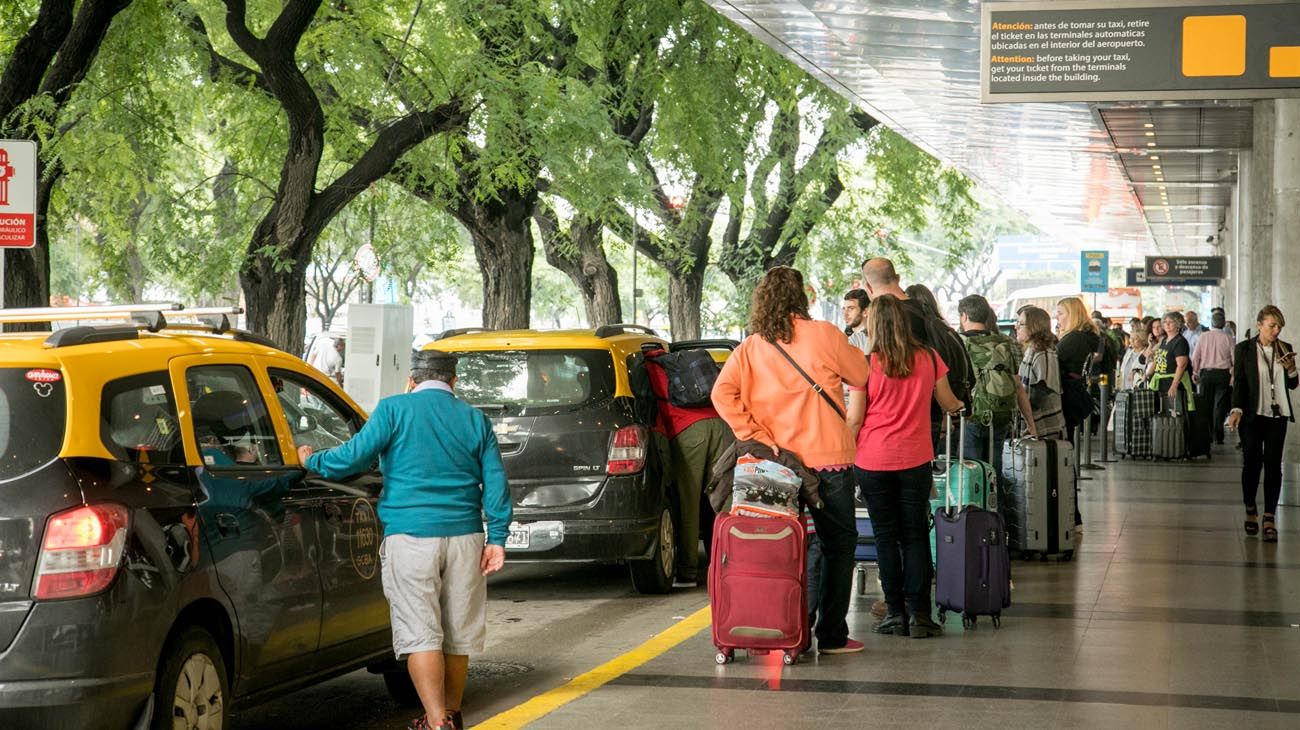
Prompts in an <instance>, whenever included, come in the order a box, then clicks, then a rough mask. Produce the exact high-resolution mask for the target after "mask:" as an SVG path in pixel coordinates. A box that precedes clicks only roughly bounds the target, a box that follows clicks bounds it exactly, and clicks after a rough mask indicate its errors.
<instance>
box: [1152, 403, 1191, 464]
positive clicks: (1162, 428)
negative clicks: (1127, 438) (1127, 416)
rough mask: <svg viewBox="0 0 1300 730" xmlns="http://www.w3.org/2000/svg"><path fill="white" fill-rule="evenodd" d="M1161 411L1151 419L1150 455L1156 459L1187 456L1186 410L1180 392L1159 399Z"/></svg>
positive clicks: (1183, 457)
mask: <svg viewBox="0 0 1300 730" xmlns="http://www.w3.org/2000/svg"><path fill="white" fill-rule="evenodd" d="M1160 400H1161V412H1160V414H1159V415H1157V416H1156V417H1155V418H1152V419H1151V455H1152V456H1154V457H1156V458H1157V459H1171V460H1172V459H1185V458H1187V410H1186V408H1185V406H1183V404H1182V396H1181V394H1180V395H1179V397H1177V398H1164V397H1162V398H1161V399H1160Z"/></svg>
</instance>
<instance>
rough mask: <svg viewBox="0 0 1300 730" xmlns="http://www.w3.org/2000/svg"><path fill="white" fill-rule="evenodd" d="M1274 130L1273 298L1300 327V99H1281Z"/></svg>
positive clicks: (1295, 327)
mask: <svg viewBox="0 0 1300 730" xmlns="http://www.w3.org/2000/svg"><path fill="white" fill-rule="evenodd" d="M1274 107H1275V109H1276V110H1277V114H1276V120H1277V124H1276V126H1275V127H1274V133H1273V298H1274V304H1277V306H1278V307H1279V308H1280V309H1281V310H1282V314H1284V315H1285V316H1286V317H1287V318H1288V319H1294V320H1295V325H1296V326H1292V327H1288V328H1287V329H1289V330H1291V332H1290V335H1291V338H1292V339H1293V340H1294V338H1295V337H1296V332H1297V331H1298V330H1300V99H1278V100H1277V101H1275V102H1274Z"/></svg>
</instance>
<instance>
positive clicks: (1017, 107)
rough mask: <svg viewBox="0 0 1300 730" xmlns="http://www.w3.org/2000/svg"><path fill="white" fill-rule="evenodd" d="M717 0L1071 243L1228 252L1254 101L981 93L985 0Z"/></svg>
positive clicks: (1133, 254) (1115, 253)
mask: <svg viewBox="0 0 1300 730" xmlns="http://www.w3.org/2000/svg"><path fill="white" fill-rule="evenodd" d="M708 1H709V3H710V4H711V5H712V6H713V7H715V8H716V9H717V10H718V11H719V12H720V13H722V14H723V15H724V16H725V17H727V18H729V19H730V20H732V21H733V22H735V23H736V24H737V25H739V26H740V27H741V28H743V29H744V30H746V31H748V32H749V33H751V34H753V35H754V36H755V37H757V38H759V39H760V40H762V41H763V42H764V43H767V44H768V45H769V46H771V47H773V48H775V49H776V50H777V51H778V52H780V53H781V54H782V55H784V56H786V57H787V58H789V59H790V60H792V61H794V62H795V63H797V64H798V65H799V66H801V67H802V68H803V69H804V70H806V71H808V72H809V73H810V74H812V75H813V76H815V77H816V78H818V79H820V80H821V81H823V82H824V83H826V84H827V85H828V86H829V87H830V88H832V89H833V90H835V91H836V92H838V93H841V94H843V95H844V96H846V97H847V98H849V99H850V100H851V101H853V102H854V103H856V104H858V105H860V106H861V107H863V108H864V109H866V110H867V111H869V112H870V113H871V114H872V115H873V116H876V117H877V118H878V119H880V120H881V121H882V122H884V123H885V124H887V125H889V126H890V127H891V128H893V129H895V130H896V131H898V132H900V133H901V134H903V135H904V136H906V137H907V138H909V139H910V140H912V141H913V142H915V143H917V144H918V145H920V146H921V147H923V148H924V149H926V150H927V151H929V152H931V153H932V154H934V155H935V156H937V157H939V158H940V159H942V160H944V161H945V162H948V163H950V164H952V165H953V166H955V167H957V168H958V169H960V170H962V171H963V172H965V173H966V174H967V175H969V176H971V177H972V178H974V179H976V180H978V181H979V182H980V183H981V184H982V185H983V186H985V187H986V188H987V189H989V190H991V191H993V192H994V193H995V194H997V195H998V196H999V197H1000V198H1001V199H1002V200H1003V201H1004V202H1006V203H1007V204H1008V205H1010V206H1012V207H1013V208H1015V209H1017V210H1019V211H1021V212H1022V213H1024V214H1025V215H1026V216H1027V217H1028V218H1029V219H1030V220H1031V221H1032V222H1033V223H1034V224H1035V225H1037V226H1038V227H1039V228H1040V229H1042V230H1043V231H1045V232H1047V233H1049V234H1051V235H1053V236H1055V237H1056V238H1058V239H1059V240H1061V241H1062V242H1066V243H1071V244H1075V245H1078V246H1079V247H1080V248H1104V249H1109V250H1110V251H1111V252H1112V258H1113V259H1116V260H1118V261H1120V262H1125V261H1131V262H1137V261H1139V260H1140V258H1141V257H1142V256H1143V255H1146V254H1154V253H1157V252H1158V253H1163V254H1172V253H1181V254H1201V255H1204V254H1214V253H1218V252H1219V246H1220V243H1221V241H1222V240H1223V237H1222V236H1220V235H1219V234H1220V233H1221V231H1222V226H1223V225H1224V223H1225V220H1224V218H1225V215H1226V213H1227V210H1228V206H1229V204H1230V202H1231V197H1232V195H1233V183H1234V182H1235V180H1236V175H1237V152H1238V150H1240V149H1245V148H1249V147H1250V141H1251V128H1252V121H1251V120H1252V111H1251V110H1252V107H1251V104H1250V102H1243V101H1219V102H1200V101H1178V102H1150V103H1145V102H1143V103H1134V102H1107V103H1099V104H1097V103H1084V102H1056V103H1016V104H981V103H980V100H979V97H980V37H979V22H980V5H981V3H980V1H979V0H708ZM1228 223H1229V227H1230V222H1228Z"/></svg>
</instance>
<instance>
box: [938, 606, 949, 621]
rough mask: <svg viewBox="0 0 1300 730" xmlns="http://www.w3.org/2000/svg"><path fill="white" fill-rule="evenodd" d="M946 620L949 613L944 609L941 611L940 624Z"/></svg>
mask: <svg viewBox="0 0 1300 730" xmlns="http://www.w3.org/2000/svg"><path fill="white" fill-rule="evenodd" d="M946 618H948V612H947V611H945V610H943V609H942V608H941V609H939V623H943V621H944V619H946Z"/></svg>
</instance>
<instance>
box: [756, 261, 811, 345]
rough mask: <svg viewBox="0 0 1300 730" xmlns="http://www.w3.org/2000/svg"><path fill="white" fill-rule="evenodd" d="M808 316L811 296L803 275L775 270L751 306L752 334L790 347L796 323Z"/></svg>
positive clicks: (760, 285)
mask: <svg viewBox="0 0 1300 730" xmlns="http://www.w3.org/2000/svg"><path fill="white" fill-rule="evenodd" d="M796 317H797V318H799V319H812V317H810V316H809V315H808V294H807V293H805V292H804V288H803V274H801V273H799V270H798V269H795V268H792V267H790V266H774V267H772V268H771V269H769V270H768V272H767V273H766V274H764V275H763V278H762V280H760V281H759V282H758V287H757V288H755V289H754V298H753V300H752V301H751V302H750V305H749V331H750V332H753V333H754V334H756V335H758V336H759V337H762V338H763V339H765V340H767V341H768V342H784V343H787V344H789V342H790V340H792V339H794V320H795V318H796Z"/></svg>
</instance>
